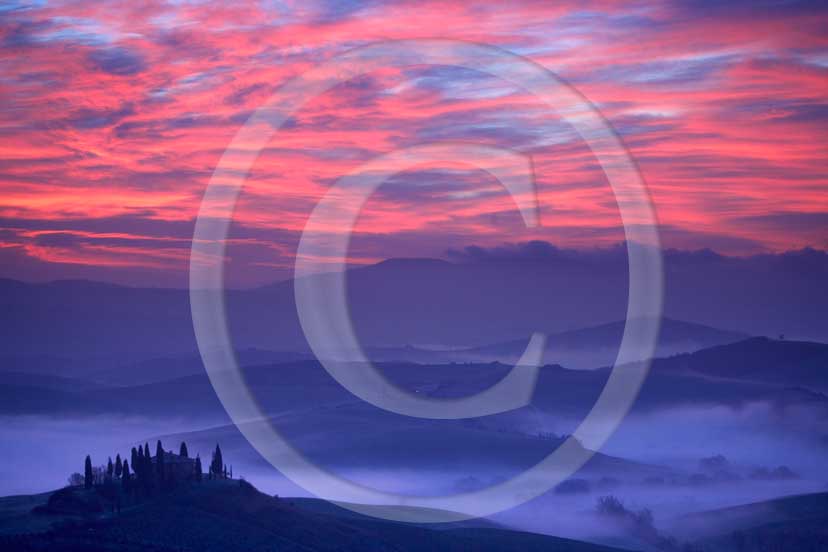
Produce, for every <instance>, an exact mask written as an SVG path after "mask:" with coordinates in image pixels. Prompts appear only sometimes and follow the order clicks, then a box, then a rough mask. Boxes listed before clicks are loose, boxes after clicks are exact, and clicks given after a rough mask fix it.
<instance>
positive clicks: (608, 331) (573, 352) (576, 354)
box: [454, 318, 749, 369]
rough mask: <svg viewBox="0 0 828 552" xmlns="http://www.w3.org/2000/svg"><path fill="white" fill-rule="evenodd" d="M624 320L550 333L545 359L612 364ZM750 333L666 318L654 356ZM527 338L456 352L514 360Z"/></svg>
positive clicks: (737, 338) (594, 365)
mask: <svg viewBox="0 0 828 552" xmlns="http://www.w3.org/2000/svg"><path fill="white" fill-rule="evenodd" d="M625 324H626V322H625V321H623V320H620V321H617V322H611V323H609V324H601V325H599V326H593V327H589V328H581V329H578V330H572V331H568V332H562V333H557V334H552V335H549V336H547V340H546V351H545V353H544V362H545V363H548V364H552V363H554V364H561V365H563V366H566V367H567V368H580V369H589V368H597V367H600V366H608V365H611V364H612V363H613V362H615V356H616V355H617V354H618V346H619V344H620V343H621V337H622V335H623V333H624V326H625ZM747 337H749V336H748V335H747V334H744V333H740V332H733V331H727V330H720V329H717V328H711V327H709V326H704V325H701V324H693V323H690V322H682V321H679V320H672V319H670V318H664V319H662V321H661V327H660V331H659V337H658V346H657V347H656V353H655V356H657V357H665V356H671V355H675V354H678V353H688V352H693V351H697V350H699V349H705V348H708V347H713V346H715V345H723V344H727V343H733V342H735V341H741V340H743V339H745V338H747ZM528 341H529V338H528V336H527V337H526V338H525V339H518V340H512V341H506V342H502V343H495V344H491V345H484V346H482V347H475V348H471V349H463V350H461V351H455V352H454V356H455V357H456V358H457V359H458V360H461V359H465V360H474V359H478V360H479V359H488V360H499V361H501V362H515V361H516V360H517V359H518V358H520V355H521V354H523V351H524V349H525V348H526V344H527V343H528ZM644 356H645V355H643V354H642V355H641V356H640V357H641V358H644Z"/></svg>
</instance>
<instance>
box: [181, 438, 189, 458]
mask: <svg viewBox="0 0 828 552" xmlns="http://www.w3.org/2000/svg"><path fill="white" fill-rule="evenodd" d="M178 455H179V456H181V457H182V458H189V457H190V456H189V453H188V452H187V443H185V442H184V441H181V448H180V449H178Z"/></svg>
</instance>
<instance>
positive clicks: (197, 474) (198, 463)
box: [195, 454, 202, 481]
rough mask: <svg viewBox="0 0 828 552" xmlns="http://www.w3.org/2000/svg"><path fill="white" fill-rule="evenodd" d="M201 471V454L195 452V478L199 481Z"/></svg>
mask: <svg viewBox="0 0 828 552" xmlns="http://www.w3.org/2000/svg"><path fill="white" fill-rule="evenodd" d="M201 477H202V473H201V456H199V455H198V454H196V459H195V480H196V481H201Z"/></svg>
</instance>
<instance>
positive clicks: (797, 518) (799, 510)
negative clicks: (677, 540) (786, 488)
mask: <svg viewBox="0 0 828 552" xmlns="http://www.w3.org/2000/svg"><path fill="white" fill-rule="evenodd" d="M672 525H673V527H671V528H670V532H671V533H673V534H675V535H678V536H680V537H681V538H688V537H689V538H692V539H694V540H696V541H697V543H698V545H699V546H701V547H702V549H703V550H708V551H710V552H719V551H722V552H726V551H735V552H753V551H765V550H780V551H782V550H792V551H796V552H818V551H819V552H821V551H823V550H828V493H815V494H806V495H796V496H787V497H784V498H777V499H774V500H767V501H763V502H755V503H752V504H743V505H740V506H733V507H730V508H719V509H716V510H708V511H704V512H698V513H694V514H690V515H686V516H683V517H681V518H678V519H676V520H674V521H673V523H672Z"/></svg>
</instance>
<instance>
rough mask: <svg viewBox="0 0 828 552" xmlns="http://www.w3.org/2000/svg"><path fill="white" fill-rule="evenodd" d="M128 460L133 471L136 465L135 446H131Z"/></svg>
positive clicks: (136, 453)
mask: <svg viewBox="0 0 828 552" xmlns="http://www.w3.org/2000/svg"><path fill="white" fill-rule="evenodd" d="M129 461H130V463H131V464H132V471H135V468H136V467H137V466H138V451H137V450H135V447H132V452H131V454H130V457H129Z"/></svg>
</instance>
